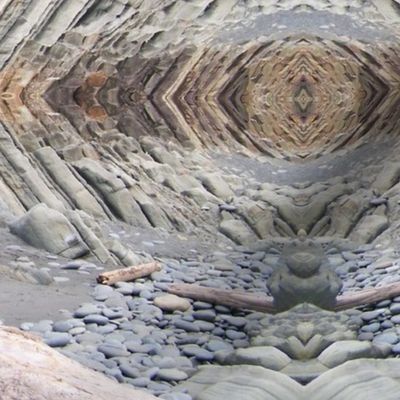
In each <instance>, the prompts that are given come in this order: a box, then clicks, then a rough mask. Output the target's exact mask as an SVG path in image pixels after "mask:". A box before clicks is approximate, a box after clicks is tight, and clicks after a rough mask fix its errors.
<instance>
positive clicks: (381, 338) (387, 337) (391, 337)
mask: <svg viewBox="0 0 400 400" xmlns="http://www.w3.org/2000/svg"><path fill="white" fill-rule="evenodd" d="M398 341H399V337H398V336H397V335H396V333H394V332H387V333H381V334H379V335H377V336H375V337H374V340H373V343H388V344H395V343H397V342H398Z"/></svg>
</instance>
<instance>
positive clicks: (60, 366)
mask: <svg viewBox="0 0 400 400" xmlns="http://www.w3.org/2000/svg"><path fill="white" fill-rule="evenodd" d="M0 338H1V340H0V349H1V351H0V353H1V356H0V358H1V363H0V376H1V379H0V390H1V393H2V398H3V399H4V400H11V399H16V398H18V399H21V400H22V399H26V400H28V399H29V400H36V399H37V400H39V399H48V400H50V399H51V400H53V399H55V398H57V399H60V400H62V399H76V400H78V399H79V400H84V399H88V400H89V399H90V400H92V399H104V400H106V399H107V400H108V399H110V398H114V399H121V400H122V399H124V400H126V399H127V398H132V399H138V400H141V399H143V400H150V399H155V397H153V396H151V395H149V394H146V393H143V392H140V391H137V390H134V389H132V388H129V387H128V386H125V385H121V384H118V383H116V382H113V381H111V380H110V379H108V378H106V377H104V376H103V375H102V374H100V373H97V372H94V371H91V370H89V369H87V368H85V367H82V366H81V365H79V364H78V363H77V362H75V361H72V360H70V359H68V358H66V357H65V356H62V355H61V354H59V353H58V352H56V351H54V350H52V349H50V348H49V347H47V346H45V345H44V344H42V343H41V342H40V341H39V340H38V339H34V338H33V336H31V335H27V334H25V333H22V332H21V331H19V330H17V329H14V328H7V327H1V329H0Z"/></svg>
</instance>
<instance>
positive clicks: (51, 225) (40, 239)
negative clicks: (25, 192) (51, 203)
mask: <svg viewBox="0 0 400 400" xmlns="http://www.w3.org/2000/svg"><path fill="white" fill-rule="evenodd" d="M9 227H10V231H11V233H13V234H14V235H17V236H18V237H20V238H21V239H22V240H24V241H25V242H27V243H29V244H30V245H32V246H35V247H38V248H41V249H45V250H47V251H49V252H51V253H55V254H59V255H62V256H64V257H68V258H78V257H81V256H83V255H85V254H87V253H88V251H89V249H88V247H87V246H86V244H85V243H84V242H83V241H82V239H81V237H80V236H79V233H78V232H77V231H76V229H75V228H74V227H73V225H72V224H71V223H70V222H69V221H68V219H67V218H66V217H65V216H64V215H63V214H62V213H61V212H59V211H56V210H53V209H51V208H49V207H47V205H46V204H44V203H40V204H38V205H36V206H34V207H32V208H31V209H30V210H29V211H28V212H27V213H26V214H25V215H24V216H23V217H21V218H20V219H18V220H17V221H14V222H13V223H12V224H10V225H9Z"/></svg>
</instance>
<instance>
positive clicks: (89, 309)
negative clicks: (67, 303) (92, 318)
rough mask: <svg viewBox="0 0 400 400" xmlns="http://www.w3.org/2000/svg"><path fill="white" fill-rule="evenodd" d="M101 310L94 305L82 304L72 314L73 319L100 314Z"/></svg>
mask: <svg viewBox="0 0 400 400" xmlns="http://www.w3.org/2000/svg"><path fill="white" fill-rule="evenodd" d="M100 313H101V309H100V308H99V307H98V306H97V305H95V304H90V303H87V304H84V305H82V306H81V307H79V308H78V309H77V310H76V311H75V312H74V317H75V318H84V317H87V316H88V315H91V314H100Z"/></svg>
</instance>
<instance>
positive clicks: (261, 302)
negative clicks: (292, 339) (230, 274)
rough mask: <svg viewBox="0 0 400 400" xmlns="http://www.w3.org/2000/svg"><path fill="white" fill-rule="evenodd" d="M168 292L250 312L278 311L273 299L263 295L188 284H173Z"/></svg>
mask: <svg viewBox="0 0 400 400" xmlns="http://www.w3.org/2000/svg"><path fill="white" fill-rule="evenodd" d="M168 292H169V293H172V294H175V295H177V296H182V297H188V298H190V299H194V300H199V301H205V302H206V303H212V304H220V305H224V306H228V307H232V308H248V309H250V310H255V311H262V312H268V313H273V312H275V311H276V310H275V307H274V304H273V299H272V297H268V296H265V295H263V294H254V293H247V292H242V291H238V290H224V289H217V288H208V287H204V286H199V285H191V284H186V283H177V284H173V285H171V286H169V288H168Z"/></svg>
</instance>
